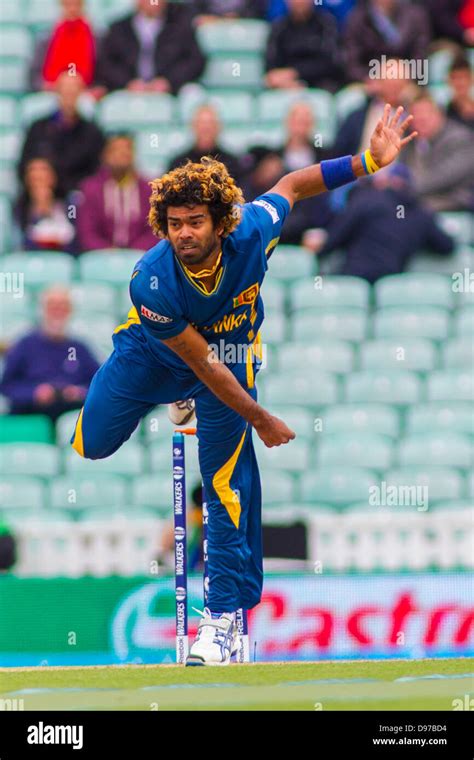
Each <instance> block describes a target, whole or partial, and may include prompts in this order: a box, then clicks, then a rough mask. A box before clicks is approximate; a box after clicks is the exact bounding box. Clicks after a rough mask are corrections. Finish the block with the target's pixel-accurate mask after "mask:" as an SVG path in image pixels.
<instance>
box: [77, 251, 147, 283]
mask: <svg viewBox="0 0 474 760" xmlns="http://www.w3.org/2000/svg"><path fill="white" fill-rule="evenodd" d="M142 256H143V251H137V250H128V249H123V250H120V249H117V248H110V249H108V248H104V249H102V250H98V251H89V252H88V253H83V254H82V256H81V257H80V260H79V272H80V277H81V280H91V281H94V282H105V283H109V284H110V285H125V284H127V285H128V283H129V281H130V277H131V275H132V272H133V268H134V266H135V264H136V263H137V261H138V260H139V259H141V257H142Z"/></svg>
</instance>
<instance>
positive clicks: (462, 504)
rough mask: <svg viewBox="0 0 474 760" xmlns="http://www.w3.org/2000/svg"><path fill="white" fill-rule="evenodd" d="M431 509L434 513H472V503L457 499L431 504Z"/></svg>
mask: <svg viewBox="0 0 474 760" xmlns="http://www.w3.org/2000/svg"><path fill="white" fill-rule="evenodd" d="M432 509H433V510H434V511H435V512H459V511H463V510H466V512H467V511H469V513H471V512H472V502H471V501H468V500H467V499H459V500H458V501H440V502H437V503H435V504H433V506H432Z"/></svg>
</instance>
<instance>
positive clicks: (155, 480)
mask: <svg viewBox="0 0 474 760" xmlns="http://www.w3.org/2000/svg"><path fill="white" fill-rule="evenodd" d="M170 473H171V468H170ZM132 504H133V505H134V506H135V507H139V508H146V509H161V510H163V511H165V510H166V514H167V515H168V517H169V518H171V515H172V513H173V481H172V478H171V476H167V474H166V472H165V471H164V470H163V471H162V472H160V473H158V474H156V475H142V476H141V477H139V478H134V479H133V483H132Z"/></svg>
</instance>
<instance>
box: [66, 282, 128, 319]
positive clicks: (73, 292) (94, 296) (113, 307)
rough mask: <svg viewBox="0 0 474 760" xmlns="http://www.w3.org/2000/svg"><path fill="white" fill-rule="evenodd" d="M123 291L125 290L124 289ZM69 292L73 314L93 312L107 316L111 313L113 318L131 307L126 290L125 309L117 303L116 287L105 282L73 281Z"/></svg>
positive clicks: (81, 314)
mask: <svg viewBox="0 0 474 760" xmlns="http://www.w3.org/2000/svg"><path fill="white" fill-rule="evenodd" d="M124 292H126V290H125V289H124ZM69 293H70V296H71V300H72V305H73V314H74V315H75V316H78V317H79V316H83V315H86V314H91V313H94V314H104V315H107V316H109V317H110V316H111V315H113V316H114V318H115V316H117V317H119V316H121V315H123V313H124V314H125V315H126V313H127V311H128V309H130V307H131V303H130V296H129V295H128V292H127V297H128V301H127V304H128V308H127V309H126V310H125V309H121V308H120V306H119V305H118V304H117V289H116V288H115V287H113V286H112V285H109V284H107V283H99V282H74V283H72V285H71V288H70V290H69Z"/></svg>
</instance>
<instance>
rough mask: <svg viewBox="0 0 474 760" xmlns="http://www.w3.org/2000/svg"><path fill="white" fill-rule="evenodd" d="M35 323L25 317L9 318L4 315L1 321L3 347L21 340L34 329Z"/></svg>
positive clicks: (0, 341)
mask: <svg viewBox="0 0 474 760" xmlns="http://www.w3.org/2000/svg"><path fill="white" fill-rule="evenodd" d="M34 325H35V323H34V322H33V320H31V319H25V318H24V317H21V316H20V317H16V316H14V315H13V316H12V317H10V316H7V315H5V314H4V313H2V319H1V321H0V345H2V346H3V347H7V348H8V346H10V345H11V344H12V343H14V342H15V341H16V340H18V339H19V338H21V337H22V336H23V335H24V334H25V333H27V332H30V330H32V329H33V327H34Z"/></svg>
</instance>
